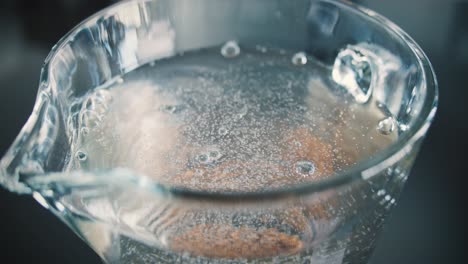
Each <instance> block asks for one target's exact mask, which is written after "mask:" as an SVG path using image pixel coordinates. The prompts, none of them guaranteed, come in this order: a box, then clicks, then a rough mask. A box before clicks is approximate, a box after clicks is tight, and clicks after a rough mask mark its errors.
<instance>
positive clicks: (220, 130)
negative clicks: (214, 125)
mask: <svg viewBox="0 0 468 264" xmlns="http://www.w3.org/2000/svg"><path fill="white" fill-rule="evenodd" d="M228 133H229V131H228V130H227V129H226V128H224V127H220V128H219V129H218V134H219V135H220V136H225V135H227V134H228Z"/></svg>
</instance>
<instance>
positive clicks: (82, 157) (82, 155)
mask: <svg viewBox="0 0 468 264" xmlns="http://www.w3.org/2000/svg"><path fill="white" fill-rule="evenodd" d="M76 158H77V159H78V160H79V161H82V162H83V161H86V160H87V159H88V155H86V153H85V152H83V151H81V150H79V151H77V152H76Z"/></svg>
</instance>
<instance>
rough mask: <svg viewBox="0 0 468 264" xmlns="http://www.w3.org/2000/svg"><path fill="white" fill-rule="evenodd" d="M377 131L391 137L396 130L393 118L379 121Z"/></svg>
mask: <svg viewBox="0 0 468 264" xmlns="http://www.w3.org/2000/svg"><path fill="white" fill-rule="evenodd" d="M377 130H378V131H379V132H380V133H381V134H383V135H390V134H392V133H393V131H394V130H395V120H394V119H393V117H387V118H385V119H382V120H380V121H379V124H378V125H377Z"/></svg>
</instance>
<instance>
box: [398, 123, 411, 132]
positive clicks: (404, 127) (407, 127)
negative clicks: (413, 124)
mask: <svg viewBox="0 0 468 264" xmlns="http://www.w3.org/2000/svg"><path fill="white" fill-rule="evenodd" d="M399 127H400V130H401V132H405V131H407V130H408V129H409V126H408V125H406V124H400V125H399Z"/></svg>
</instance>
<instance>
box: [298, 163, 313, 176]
mask: <svg viewBox="0 0 468 264" xmlns="http://www.w3.org/2000/svg"><path fill="white" fill-rule="evenodd" d="M296 173H298V174H300V175H302V176H310V175H312V174H314V173H315V164H314V163H313V162H310V161H299V162H297V163H296Z"/></svg>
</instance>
